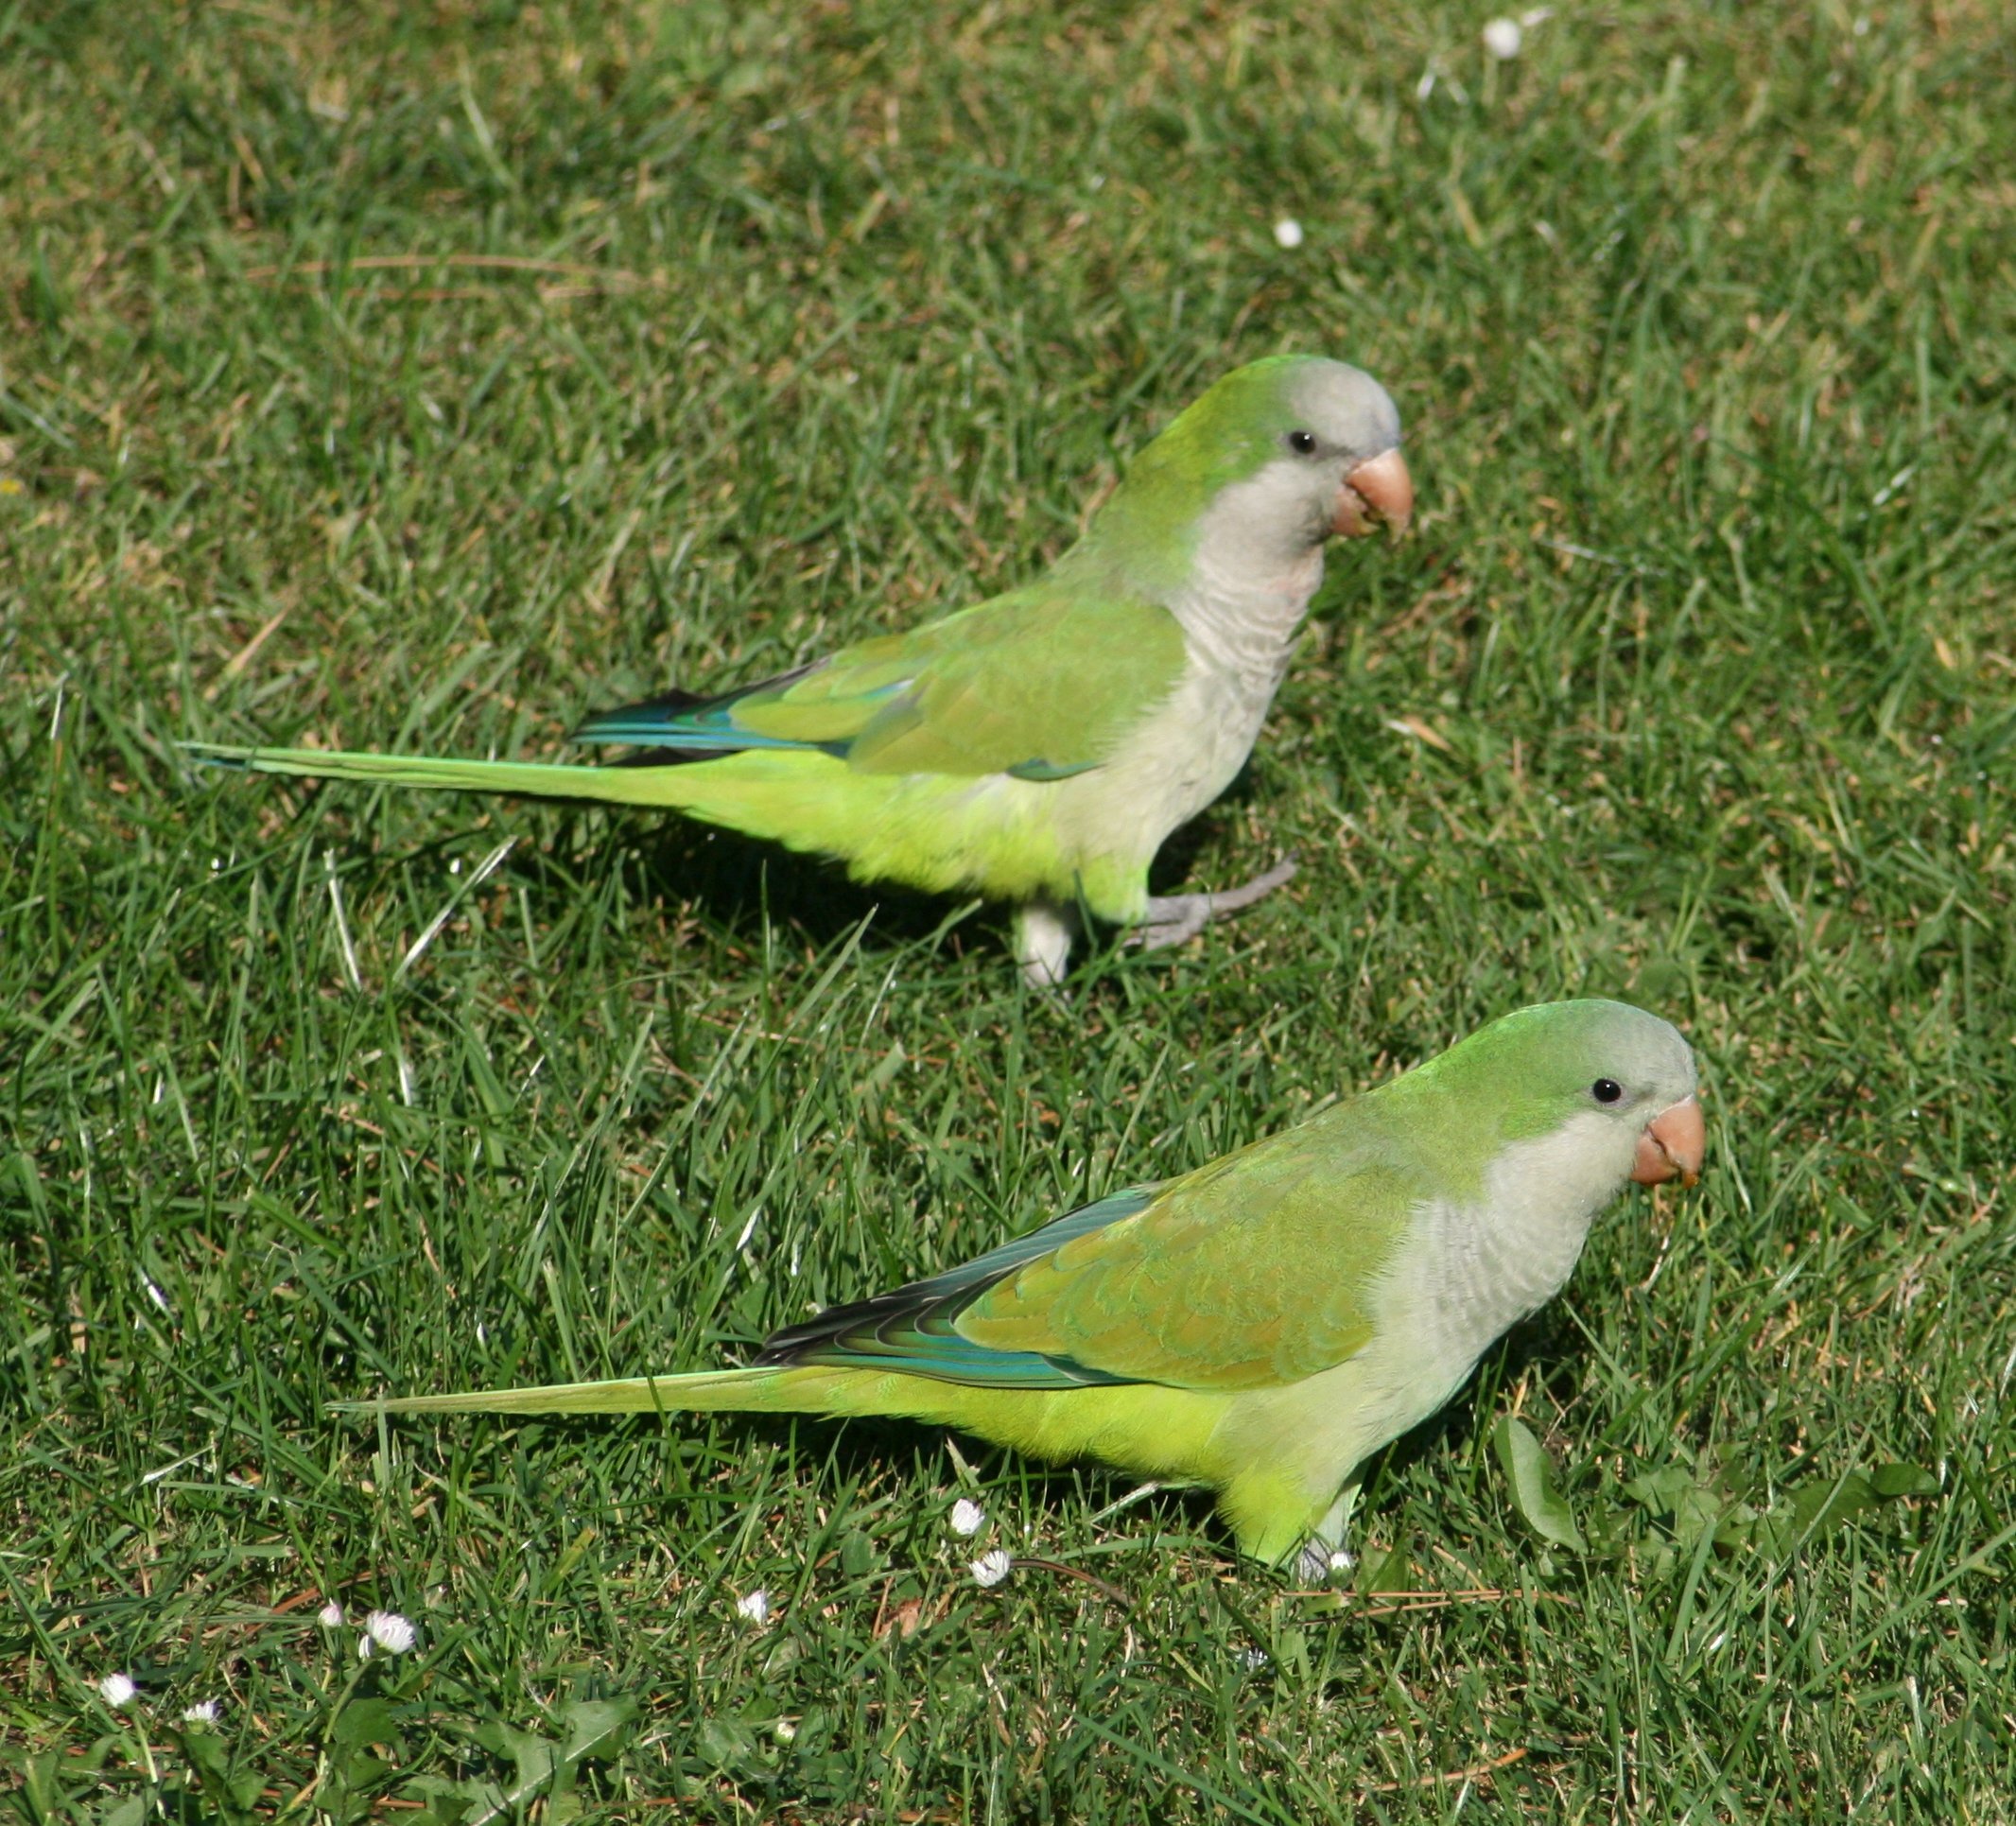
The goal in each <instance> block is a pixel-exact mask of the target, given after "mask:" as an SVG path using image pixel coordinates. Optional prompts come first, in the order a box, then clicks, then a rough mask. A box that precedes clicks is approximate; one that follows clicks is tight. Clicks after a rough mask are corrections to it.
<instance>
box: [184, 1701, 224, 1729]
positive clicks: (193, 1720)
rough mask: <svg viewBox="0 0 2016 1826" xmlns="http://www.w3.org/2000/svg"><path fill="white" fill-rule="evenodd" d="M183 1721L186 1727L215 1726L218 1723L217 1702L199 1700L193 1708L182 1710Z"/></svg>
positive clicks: (186, 1707)
mask: <svg viewBox="0 0 2016 1826" xmlns="http://www.w3.org/2000/svg"><path fill="white" fill-rule="evenodd" d="M182 1723H183V1724H185V1725H214V1724H216V1723H217V1701H216V1700H215V1699H199V1700H198V1701H197V1702H196V1704H195V1705H193V1706H184V1707H183V1708H182Z"/></svg>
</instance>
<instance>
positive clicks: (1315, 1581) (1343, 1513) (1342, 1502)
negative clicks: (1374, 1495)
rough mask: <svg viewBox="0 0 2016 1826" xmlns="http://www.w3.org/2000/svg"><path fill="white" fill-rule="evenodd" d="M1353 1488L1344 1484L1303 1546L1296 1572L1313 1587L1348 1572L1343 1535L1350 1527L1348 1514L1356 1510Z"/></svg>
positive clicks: (1356, 1488)
mask: <svg viewBox="0 0 2016 1826" xmlns="http://www.w3.org/2000/svg"><path fill="white" fill-rule="evenodd" d="M1358 1490H1359V1487H1358V1486H1357V1485H1356V1484H1347V1485H1346V1486H1345V1487H1344V1488H1343V1489H1341V1490H1339V1491H1338V1492H1337V1500H1336V1502H1334V1503H1332V1504H1330V1507H1329V1508H1328V1509H1326V1510H1325V1511H1324V1512H1323V1520H1322V1521H1321V1522H1317V1523H1316V1531H1315V1533H1314V1534H1312V1535H1311V1536H1310V1538H1309V1539H1307V1540H1305V1541H1304V1542H1303V1543H1302V1552H1301V1554H1300V1555H1299V1556H1297V1558H1296V1560H1295V1571H1296V1572H1297V1573H1298V1574H1300V1575H1301V1576H1302V1577H1303V1578H1304V1579H1306V1580H1308V1582H1309V1583H1310V1584H1312V1585H1328V1584H1330V1581H1331V1580H1332V1579H1339V1578H1342V1577H1343V1576H1344V1575H1345V1574H1347V1573H1348V1572H1349V1571H1350V1570H1351V1556H1350V1555H1349V1554H1348V1553H1347V1552H1346V1550H1345V1545H1344V1539H1345V1535H1346V1533H1347V1531H1348V1529H1349V1528H1350V1525H1351V1511H1352V1510H1353V1509H1355V1508H1356V1507H1357V1506H1358Z"/></svg>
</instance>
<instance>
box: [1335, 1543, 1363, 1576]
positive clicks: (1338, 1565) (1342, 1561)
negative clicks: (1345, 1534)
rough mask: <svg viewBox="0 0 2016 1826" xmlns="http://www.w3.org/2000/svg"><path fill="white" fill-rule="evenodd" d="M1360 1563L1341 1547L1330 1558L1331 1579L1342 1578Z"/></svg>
mask: <svg viewBox="0 0 2016 1826" xmlns="http://www.w3.org/2000/svg"><path fill="white" fill-rule="evenodd" d="M1357 1564H1358V1562H1357V1561H1356V1560H1355V1559H1353V1558H1352V1557H1351V1556H1350V1555H1349V1554H1347V1553H1346V1552H1345V1551H1344V1549H1343V1548H1342V1547H1340V1548H1338V1550H1337V1551H1336V1552H1335V1553H1334V1554H1332V1555H1331V1556H1330V1577H1332V1578H1342V1577H1343V1576H1344V1575H1345V1574H1347V1573H1348V1572H1349V1571H1350V1570H1351V1568H1352V1567H1354V1566H1356V1565H1357Z"/></svg>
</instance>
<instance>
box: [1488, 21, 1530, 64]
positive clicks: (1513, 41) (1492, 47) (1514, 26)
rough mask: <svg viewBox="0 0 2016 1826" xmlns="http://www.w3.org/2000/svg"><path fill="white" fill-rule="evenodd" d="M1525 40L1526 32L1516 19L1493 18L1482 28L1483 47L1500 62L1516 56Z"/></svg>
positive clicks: (1510, 59) (1507, 61)
mask: <svg viewBox="0 0 2016 1826" xmlns="http://www.w3.org/2000/svg"><path fill="white" fill-rule="evenodd" d="M1525 42H1526V34H1525V32H1524V31H1523V30H1522V29H1521V26H1520V23H1519V21H1518V20H1516V19H1494V20H1492V21H1491V23H1490V24H1489V25H1487V26H1486V27H1485V28H1484V47H1485V49H1486V50H1487V51H1489V52H1490V54H1491V55H1492V56H1493V57H1495V58H1496V59H1497V60H1498V61H1500V62H1501V63H1509V62H1510V61H1512V60H1513V59H1514V58H1515V57H1517V56H1518V55H1519V47H1520V46H1521V44H1523V43H1525Z"/></svg>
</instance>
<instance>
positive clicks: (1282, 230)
mask: <svg viewBox="0 0 2016 1826" xmlns="http://www.w3.org/2000/svg"><path fill="white" fill-rule="evenodd" d="M1274 244H1275V246H1276V247H1283V248H1298V247H1300V246H1301V245H1302V224H1301V223H1300V222H1298V221H1296V220H1295V217H1293V216H1283V217H1281V219H1280V220H1279V221H1277V223H1275V225H1274Z"/></svg>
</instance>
